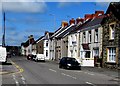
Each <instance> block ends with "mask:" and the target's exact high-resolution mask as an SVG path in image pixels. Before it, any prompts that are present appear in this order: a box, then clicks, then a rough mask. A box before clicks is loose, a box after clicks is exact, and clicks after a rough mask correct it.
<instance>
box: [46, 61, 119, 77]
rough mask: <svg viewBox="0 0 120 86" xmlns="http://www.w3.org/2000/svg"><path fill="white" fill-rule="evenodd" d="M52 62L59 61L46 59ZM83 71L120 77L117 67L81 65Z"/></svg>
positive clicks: (56, 62)
mask: <svg viewBox="0 0 120 86" xmlns="http://www.w3.org/2000/svg"><path fill="white" fill-rule="evenodd" d="M46 62H49V63H52V64H56V65H58V61H46ZM81 70H82V71H88V72H89V71H90V72H96V73H101V74H105V75H108V76H111V77H115V78H120V70H117V69H107V68H98V67H83V66H82V67H81Z"/></svg>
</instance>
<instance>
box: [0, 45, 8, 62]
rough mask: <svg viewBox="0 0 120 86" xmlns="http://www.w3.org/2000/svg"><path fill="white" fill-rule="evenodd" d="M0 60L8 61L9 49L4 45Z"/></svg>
mask: <svg viewBox="0 0 120 86" xmlns="http://www.w3.org/2000/svg"><path fill="white" fill-rule="evenodd" d="M0 62H7V51H6V48H5V47H2V46H0Z"/></svg>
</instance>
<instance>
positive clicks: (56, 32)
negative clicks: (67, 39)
mask: <svg viewBox="0 0 120 86" xmlns="http://www.w3.org/2000/svg"><path fill="white" fill-rule="evenodd" d="M67 27H69V26H66V27H63V28H62V27H60V28H59V29H58V30H57V31H55V32H54V34H53V35H52V36H51V37H50V39H52V38H53V37H55V36H56V35H58V34H59V33H61V32H62V31H63V30H65V28H67Z"/></svg>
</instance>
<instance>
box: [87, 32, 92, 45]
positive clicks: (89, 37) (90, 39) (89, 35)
mask: <svg viewBox="0 0 120 86" xmlns="http://www.w3.org/2000/svg"><path fill="white" fill-rule="evenodd" d="M91 37H92V35H91V31H88V43H91V41H92V38H91Z"/></svg>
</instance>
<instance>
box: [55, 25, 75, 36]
mask: <svg viewBox="0 0 120 86" xmlns="http://www.w3.org/2000/svg"><path fill="white" fill-rule="evenodd" d="M75 26H76V25H73V26H71V27H70V28H68V29H67V30H66V31H64V32H63V33H62V34H60V35H59V36H58V37H57V38H63V37H65V36H67V35H68V34H69V33H70V32H71V31H72V30H74V29H75Z"/></svg>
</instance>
